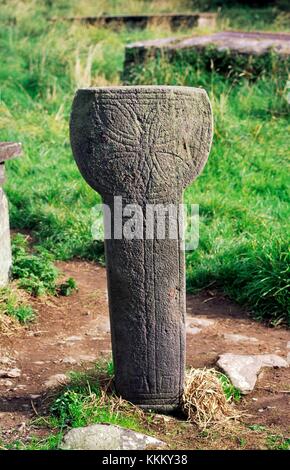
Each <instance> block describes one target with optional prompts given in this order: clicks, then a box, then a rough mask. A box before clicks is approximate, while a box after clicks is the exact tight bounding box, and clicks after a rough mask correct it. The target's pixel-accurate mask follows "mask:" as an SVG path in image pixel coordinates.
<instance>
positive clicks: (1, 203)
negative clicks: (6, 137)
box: [0, 142, 22, 287]
mask: <svg viewBox="0 0 290 470" xmlns="http://www.w3.org/2000/svg"><path fill="white" fill-rule="evenodd" d="M21 151H22V150H21V144H18V143H16V142H0V287H3V286H5V285H6V284H7V282H8V279H9V272H10V269H11V264H12V257H11V246H10V228H9V211H8V201H7V198H6V196H5V193H4V191H3V189H2V187H1V185H2V184H3V183H4V180H5V168H4V162H5V161H7V160H11V159H12V158H16V157H18V156H19V155H21Z"/></svg>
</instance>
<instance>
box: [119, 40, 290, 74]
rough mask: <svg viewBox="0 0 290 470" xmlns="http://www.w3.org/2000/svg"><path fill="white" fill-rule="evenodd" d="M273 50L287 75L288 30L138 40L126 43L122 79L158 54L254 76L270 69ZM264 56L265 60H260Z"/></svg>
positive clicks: (172, 60)
mask: <svg viewBox="0 0 290 470" xmlns="http://www.w3.org/2000/svg"><path fill="white" fill-rule="evenodd" d="M272 52H274V53H275V54H277V55H279V56H280V57H279V62H278V65H279V71H280V72H281V73H283V75H286V77H287V73H288V72H287V70H288V69H289V62H290V34H289V33H262V32H261V33H259V32H255V33H254V32H253V33H250V32H241V31H239V32H238V31H225V32H220V33H215V34H211V35H206V36H193V37H189V38H178V37H172V38H162V39H154V40H149V41H139V42H136V43H132V44H128V45H127V46H126V52H125V64H124V71H123V79H124V80H125V81H128V79H129V81H130V80H132V77H134V67H135V66H136V65H138V64H145V63H146V61H147V59H148V58H155V57H160V56H161V57H163V58H167V59H168V60H169V61H171V62H174V60H177V61H178V60H182V62H183V63H188V65H190V66H195V65H196V66H197V65H198V63H199V62H201V63H202V64H203V65H204V66H205V67H206V68H212V67H214V68H215V70H216V71H219V72H220V73H228V72H229V71H231V73H233V72H235V71H237V72H241V71H247V72H248V73H250V74H254V75H257V74H259V73H261V70H263V71H265V70H267V69H269V70H270V71H271V70H272V65H271V64H272V60H271V57H272ZM263 57H266V58H267V60H264V61H263V62H261V61H262V58H263ZM268 59H269V60H268ZM275 63H277V61H276V62H275ZM276 68H277V67H276ZM275 70H276V69H275Z"/></svg>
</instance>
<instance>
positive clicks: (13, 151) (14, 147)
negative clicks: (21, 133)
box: [0, 142, 22, 163]
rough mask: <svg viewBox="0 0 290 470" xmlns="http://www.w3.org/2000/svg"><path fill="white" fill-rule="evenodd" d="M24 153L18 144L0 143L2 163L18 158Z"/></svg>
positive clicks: (0, 160) (0, 159)
mask: <svg viewBox="0 0 290 470" xmlns="http://www.w3.org/2000/svg"><path fill="white" fill-rule="evenodd" d="M21 153H22V146H21V144H20V143H18V142H0V163H2V162H5V161H6V160H11V159H12V158H17V157H19V156H20V155H21Z"/></svg>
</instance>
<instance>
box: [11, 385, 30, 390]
mask: <svg viewBox="0 0 290 470" xmlns="http://www.w3.org/2000/svg"><path fill="white" fill-rule="evenodd" d="M26 388H27V387H26V385H22V384H20V385H17V387H15V389H14V390H25V389H26Z"/></svg>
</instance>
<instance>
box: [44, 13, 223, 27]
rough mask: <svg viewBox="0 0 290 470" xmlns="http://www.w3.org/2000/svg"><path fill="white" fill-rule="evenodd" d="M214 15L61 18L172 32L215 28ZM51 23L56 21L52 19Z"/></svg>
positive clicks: (215, 15)
mask: <svg viewBox="0 0 290 470" xmlns="http://www.w3.org/2000/svg"><path fill="white" fill-rule="evenodd" d="M216 18H217V14H216V13H199V12H197V13H184V14H177V13H168V14H159V15H121V16H86V17H71V18H62V20H66V21H77V22H80V23H84V24H89V25H95V26H99V27H109V28H112V29H119V28H122V27H124V26H125V27H127V28H138V29H145V28H148V27H152V26H155V27H156V26H157V27H158V26H159V27H168V28H170V29H171V30H172V31H177V30H178V29H189V28H196V27H211V28H214V27H215V26H216ZM53 21H58V19H57V18H53Z"/></svg>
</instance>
